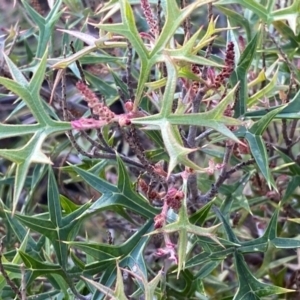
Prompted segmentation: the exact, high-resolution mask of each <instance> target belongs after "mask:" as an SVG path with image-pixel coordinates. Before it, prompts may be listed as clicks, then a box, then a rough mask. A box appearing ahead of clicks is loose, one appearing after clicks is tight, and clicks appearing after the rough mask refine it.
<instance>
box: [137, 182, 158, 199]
mask: <svg viewBox="0 0 300 300" xmlns="http://www.w3.org/2000/svg"><path fill="white" fill-rule="evenodd" d="M138 185H139V187H140V189H141V190H142V192H143V193H144V194H145V195H147V198H148V199H149V201H150V202H152V201H153V200H155V199H158V200H160V199H161V197H162V195H161V193H159V192H158V191H156V190H153V189H150V186H149V184H147V183H146V181H145V180H144V179H141V178H140V179H139V180H138Z"/></svg>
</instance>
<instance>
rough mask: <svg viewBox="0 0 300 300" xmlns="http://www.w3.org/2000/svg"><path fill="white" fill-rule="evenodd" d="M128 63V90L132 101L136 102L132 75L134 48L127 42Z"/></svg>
mask: <svg viewBox="0 0 300 300" xmlns="http://www.w3.org/2000/svg"><path fill="white" fill-rule="evenodd" d="M127 49H128V53H127V63H126V81H127V88H128V93H129V99H130V101H132V102H133V101H134V92H133V87H132V75H131V72H132V70H131V68H132V46H131V44H130V42H129V41H128V40H127Z"/></svg>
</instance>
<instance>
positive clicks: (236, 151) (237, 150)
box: [233, 139, 251, 159]
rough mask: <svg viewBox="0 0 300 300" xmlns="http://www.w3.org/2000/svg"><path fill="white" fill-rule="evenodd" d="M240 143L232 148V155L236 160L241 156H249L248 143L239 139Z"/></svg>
mask: <svg viewBox="0 0 300 300" xmlns="http://www.w3.org/2000/svg"><path fill="white" fill-rule="evenodd" d="M241 142H243V144H242V143H237V144H234V146H233V155H234V156H235V157H237V158H238V159H242V154H250V153H251V151H250V147H249V145H248V142H247V141H246V140H245V139H241Z"/></svg>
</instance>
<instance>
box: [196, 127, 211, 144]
mask: <svg viewBox="0 0 300 300" xmlns="http://www.w3.org/2000/svg"><path fill="white" fill-rule="evenodd" d="M212 132H214V129H207V130H205V131H203V132H202V133H200V134H199V135H198V136H197V137H196V138H195V141H201V140H202V139H204V138H205V137H207V136H209V135H210V134H211V133H212Z"/></svg>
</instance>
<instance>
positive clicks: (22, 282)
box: [20, 263, 27, 300]
mask: <svg viewBox="0 0 300 300" xmlns="http://www.w3.org/2000/svg"><path fill="white" fill-rule="evenodd" d="M20 269H21V295H22V300H26V299H27V296H26V276H25V275H26V273H25V265H24V264H23V263H22V264H21V265H20Z"/></svg>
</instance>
